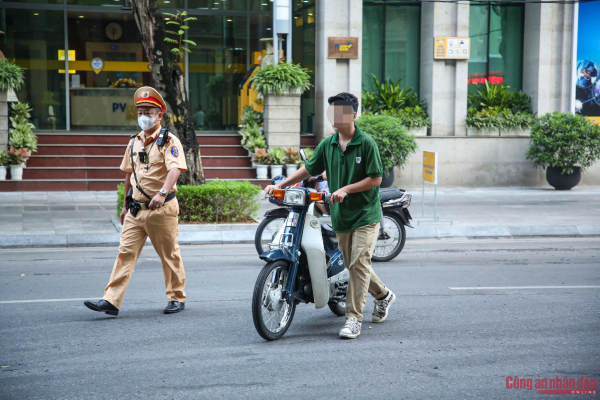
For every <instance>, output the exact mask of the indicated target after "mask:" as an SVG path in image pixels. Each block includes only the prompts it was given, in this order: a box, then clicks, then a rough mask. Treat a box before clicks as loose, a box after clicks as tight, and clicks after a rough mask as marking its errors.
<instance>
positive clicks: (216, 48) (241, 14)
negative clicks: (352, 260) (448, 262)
mask: <svg viewBox="0 0 600 400" xmlns="http://www.w3.org/2000/svg"><path fill="white" fill-rule="evenodd" d="M275 1H277V0H275ZM291 3H292V9H293V18H294V21H293V24H292V26H293V31H292V43H293V44H292V59H293V61H294V62H299V63H301V64H302V65H303V66H304V67H306V68H308V69H309V70H310V71H312V72H313V84H314V87H313V88H312V89H311V90H310V91H308V92H306V93H304V94H303V96H302V119H301V130H302V133H303V134H314V135H316V138H317V140H320V139H321V138H323V137H325V136H327V135H329V134H331V133H333V131H332V129H331V126H330V125H329V123H328V122H327V118H326V110H327V98H328V97H329V96H331V95H333V94H336V93H338V92H341V91H348V92H352V93H355V94H356V95H359V94H360V93H361V92H362V91H364V90H373V88H374V80H373V76H375V77H376V78H377V79H379V80H380V81H381V80H383V79H390V78H391V79H392V80H394V81H397V80H398V79H402V86H403V87H404V88H409V87H410V88H412V89H413V91H415V92H416V93H418V94H419V97H420V98H421V99H425V101H426V103H427V109H428V113H429V115H430V119H431V121H430V122H431V128H430V129H429V131H428V136H427V137H422V138H418V139H417V140H418V144H419V152H420V151H421V150H431V151H438V152H439V153H440V163H441V166H442V170H444V168H445V171H446V172H445V173H443V174H442V175H441V176H440V183H441V184H446V185H449V186H506V185H514V186H538V185H543V184H544V178H543V171H541V170H537V171H536V170H535V169H533V167H532V166H531V164H530V162H528V161H526V160H525V157H524V154H525V151H526V149H527V147H528V144H529V139H528V137H510V138H509V137H506V138H502V137H496V138H474V137H469V136H467V133H466V126H465V119H466V113H467V96H468V94H469V93H472V92H473V91H474V90H475V88H476V85H478V84H480V83H483V82H485V81H488V82H490V83H491V84H500V83H505V84H507V85H509V86H511V87H512V88H514V89H518V90H523V91H524V92H525V93H527V94H529V95H530V96H531V98H532V108H533V110H532V111H533V112H535V113H537V114H544V113H546V112H550V111H554V110H558V111H570V110H572V109H573V101H574V100H573V99H574V97H573V96H574V93H573V91H574V85H573V82H574V72H573V67H572V66H573V57H574V54H573V52H574V50H573V49H574V36H573V30H574V26H573V21H574V12H575V10H576V6H574V5H573V4H571V3H570V2H565V3H561V2H557V3H529V4H516V3H511V4H502V3H501V2H499V3H490V4H487V5H482V4H481V3H473V4H470V3H469V2H443V1H440V2H419V1H406V2H404V1H370V0H369V1H359V0H291ZM158 4H159V6H160V7H161V9H163V10H164V11H167V12H172V13H174V12H176V11H177V10H187V11H188V13H189V14H190V15H193V16H195V17H197V18H198V20H197V21H191V23H190V29H189V30H188V31H187V33H186V35H187V38H188V39H190V40H193V41H194V42H196V44H197V46H195V47H192V48H191V50H192V53H191V54H189V55H188V56H187V57H186V58H185V60H183V62H182V67H183V68H184V70H185V72H186V76H187V85H188V90H189V95H190V101H191V108H192V111H193V113H194V114H195V118H196V121H195V122H196V128H197V130H198V131H199V132H205V133H209V132H210V133H214V134H219V133H223V132H224V133H226V132H229V133H231V132H234V131H236V130H237V126H238V123H239V120H238V117H239V104H238V102H239V93H240V85H243V83H244V81H245V80H246V79H247V78H248V73H249V71H251V69H252V68H253V67H254V66H255V65H257V64H258V63H260V55H261V54H263V52H264V50H265V47H264V46H265V43H264V42H263V41H261V39H262V38H269V37H272V30H271V29H272V9H273V1H272V0H159V1H158ZM0 24H1V26H0V30H1V31H3V32H4V34H2V35H1V36H0V50H1V51H2V53H3V54H4V55H5V57H7V58H10V59H15V60H16V62H17V63H18V64H19V65H22V66H24V67H26V68H27V72H26V85H25V87H24V88H23V89H21V90H20V91H19V92H18V93H17V96H18V98H19V100H20V101H24V102H28V103H29V104H30V105H31V106H32V107H33V112H32V115H33V123H34V125H35V126H36V128H37V129H38V131H40V132H41V131H49V132H61V131H65V132H69V131H71V132H73V131H75V132H89V133H95V132H97V133H101V132H106V131H113V130H114V131H118V130H124V129H125V130H127V129H129V130H132V129H133V130H135V129H137V121H136V119H137V116H136V115H135V113H134V110H135V108H134V107H132V97H133V92H134V91H135V87H137V86H139V85H142V84H143V85H152V78H151V75H150V73H149V70H148V61H147V58H146V55H145V53H144V51H143V48H142V44H141V42H140V37H139V33H138V31H137V27H136V24H135V21H134V19H133V16H132V14H131V8H130V4H129V0H21V1H19V2H0ZM329 37H356V38H358V47H359V49H358V58H356V59H333V58H329V56H328V45H327V43H328V38H329ZM435 37H469V38H470V39H471V48H470V58H469V59H468V60H436V59H434V38H435ZM95 58H100V59H102V61H103V68H102V69H101V70H100V71H97V70H96V71H95V70H94V69H93V68H92V65H91V60H92V59H95ZM67 64H68V66H67ZM419 165H420V153H419V154H417V155H415V157H413V159H411V160H410V162H409V164H408V166H407V168H406V169H405V170H404V171H396V177H397V179H398V181H397V182H396V183H397V184H399V185H401V186H405V187H414V186H420V182H421V181H420V178H419V173H420V168H419ZM473 171H477V173H473ZM598 172H599V170H598V167H595V168H594V167H593V168H592V169H591V170H590V173H588V174H586V175H584V180H583V183H584V184H586V183H587V184H597V185H600V173H598Z"/></svg>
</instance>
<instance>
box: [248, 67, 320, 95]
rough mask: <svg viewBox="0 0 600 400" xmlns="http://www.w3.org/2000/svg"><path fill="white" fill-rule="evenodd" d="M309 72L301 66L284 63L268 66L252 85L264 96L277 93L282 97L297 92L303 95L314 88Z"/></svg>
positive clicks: (258, 73) (260, 72)
mask: <svg viewBox="0 0 600 400" xmlns="http://www.w3.org/2000/svg"><path fill="white" fill-rule="evenodd" d="M308 72H309V70H308V69H307V68H302V66H300V64H293V63H290V64H288V63H286V62H282V63H279V64H277V66H274V65H267V66H266V67H263V68H260V69H259V70H258V71H257V72H256V74H255V75H254V78H252V85H254V86H253V87H254V89H255V90H257V91H259V92H261V93H263V94H266V93H275V94H277V96H281V94H282V93H284V92H293V91H296V90H299V91H300V92H301V93H303V92H305V91H307V90H308V89H310V87H311V86H312V85H311V84H310V75H309V74H308Z"/></svg>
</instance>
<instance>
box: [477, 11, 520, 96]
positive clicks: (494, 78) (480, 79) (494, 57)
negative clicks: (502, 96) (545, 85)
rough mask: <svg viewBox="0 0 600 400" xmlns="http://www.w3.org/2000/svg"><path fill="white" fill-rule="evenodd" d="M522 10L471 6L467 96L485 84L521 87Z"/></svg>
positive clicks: (517, 88)
mask: <svg viewBox="0 0 600 400" xmlns="http://www.w3.org/2000/svg"><path fill="white" fill-rule="evenodd" d="M524 10H525V8H524V6H514V5H511V6H500V5H493V6H487V5H486V6H480V5H477V6H471V7H470V11H469V12H470V14H469V36H470V37H471V58H470V59H469V93H475V92H476V91H477V90H478V89H477V85H478V84H481V83H484V82H485V81H486V80H487V81H489V82H490V83H491V84H501V83H505V84H506V85H508V86H510V87H511V88H513V89H515V90H521V88H522V86H523V29H524V26H523V25H524V12H525V11H524Z"/></svg>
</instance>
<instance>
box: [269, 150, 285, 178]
mask: <svg viewBox="0 0 600 400" xmlns="http://www.w3.org/2000/svg"><path fill="white" fill-rule="evenodd" d="M269 159H270V160H271V177H272V178H274V177H276V176H278V175H282V174H283V164H284V163H285V151H284V150H283V149H281V148H279V147H271V148H270V149H269Z"/></svg>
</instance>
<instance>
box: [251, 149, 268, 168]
mask: <svg viewBox="0 0 600 400" xmlns="http://www.w3.org/2000/svg"><path fill="white" fill-rule="evenodd" d="M252 161H254V162H255V163H257V164H260V165H269V164H270V163H271V158H270V157H269V153H268V152H267V150H265V149H260V148H256V149H254V155H253V156H252Z"/></svg>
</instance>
